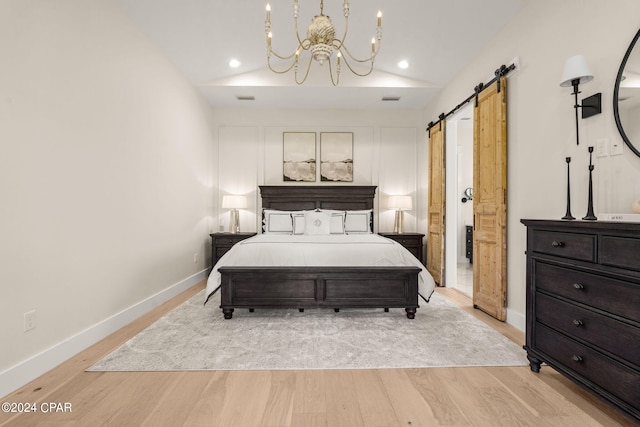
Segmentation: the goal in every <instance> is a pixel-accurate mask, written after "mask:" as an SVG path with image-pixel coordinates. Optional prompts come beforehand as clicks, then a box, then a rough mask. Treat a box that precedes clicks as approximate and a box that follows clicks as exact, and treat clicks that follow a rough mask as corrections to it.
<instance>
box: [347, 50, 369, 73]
mask: <svg viewBox="0 0 640 427" xmlns="http://www.w3.org/2000/svg"><path fill="white" fill-rule="evenodd" d="M349 56H351V55H349ZM342 59H343V61H344V63H345V64H346V65H347V68H348V69H349V70H350V71H351V72H352V73H353V74H355V75H356V76H358V77H366V76H368V75H369V74H371V72H372V71H373V59H372V60H371V61H370V62H371V66H370V67H369V71H367V72H366V73H364V74H361V73H358V72H357V71H356V70H354V69H353V68H352V67H351V64H349V61H347V57H346V56H344V55H342ZM351 59H353V57H351ZM358 62H367V61H358Z"/></svg>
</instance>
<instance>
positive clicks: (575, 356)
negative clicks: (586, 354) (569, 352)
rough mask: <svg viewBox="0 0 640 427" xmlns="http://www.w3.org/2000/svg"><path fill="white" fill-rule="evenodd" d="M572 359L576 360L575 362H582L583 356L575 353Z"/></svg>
mask: <svg viewBox="0 0 640 427" xmlns="http://www.w3.org/2000/svg"><path fill="white" fill-rule="evenodd" d="M571 360H573V361H574V362H576V363H581V362H582V357H581V356H577V355H575V354H574V355H573V356H572V357H571Z"/></svg>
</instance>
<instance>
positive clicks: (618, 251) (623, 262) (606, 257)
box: [599, 236, 640, 271]
mask: <svg viewBox="0 0 640 427" xmlns="http://www.w3.org/2000/svg"><path fill="white" fill-rule="evenodd" d="M599 251H600V256H599V258H600V262H601V263H602V264H605V265H611V266H614V267H620V268H626V269H628V270H635V271H640V239H634V238H630V237H620V236H602V237H601V238H600V250H599Z"/></svg>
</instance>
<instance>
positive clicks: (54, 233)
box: [0, 0, 214, 395]
mask: <svg viewBox="0 0 640 427" xmlns="http://www.w3.org/2000/svg"><path fill="white" fill-rule="evenodd" d="M0 61H1V64H0V145H1V148H2V150H1V153H2V154H0V199H1V200H2V202H1V203H2V205H1V207H0V217H1V220H0V236H2V237H1V239H0V259H1V260H2V261H1V267H0V288H1V292H0V294H1V297H0V324H1V325H2V328H0V342H1V343H2V351H0V374H1V376H0V383H2V387H0V395H3V394H5V393H6V392H8V391H10V389H8V388H7V387H10V386H11V384H13V383H11V384H10V381H9V380H8V378H9V377H11V378H14V376H11V375H10V374H11V373H12V372H17V371H15V370H14V368H15V367H16V366H17V365H18V364H21V363H23V362H27V361H29V360H31V359H30V358H32V357H37V355H41V354H43V353H42V352H45V353H46V351H48V350H50V349H51V348H52V347H54V346H57V345H59V344H60V343H63V342H67V340H69V339H75V338H76V337H78V334H83V333H85V332H86V331H87V330H88V329H90V328H92V327H94V326H95V325H97V324H101V322H108V321H109V320H110V319H112V316H115V315H118V314H119V313H121V312H122V311H123V310H127V309H129V308H130V307H132V306H134V305H136V304H139V303H140V302H141V301H145V300H147V299H148V298H150V297H152V296H154V295H156V294H158V293H160V292H162V291H165V290H166V289H168V288H170V287H171V286H172V285H174V284H177V283H182V282H184V281H185V280H187V279H188V278H190V277H195V276H197V275H198V274H201V273H202V271H206V267H207V257H206V256H205V255H206V252H208V249H207V248H208V244H209V243H208V236H207V232H208V229H209V227H210V225H209V223H210V221H211V219H210V216H211V212H212V210H213V198H212V189H211V186H212V175H213V172H212V158H213V143H214V138H213V137H212V130H213V128H212V124H211V114H212V110H211V109H210V108H209V107H208V106H207V105H206V104H205V103H204V102H203V101H202V100H201V99H200V98H199V97H198V96H197V95H196V94H195V93H194V91H193V89H192V88H191V86H190V85H189V84H188V83H187V82H186V81H185V80H184V79H183V78H182V77H181V76H180V75H179V74H178V73H177V72H176V70H175V69H174V68H173V66H172V65H171V64H169V63H168V62H167V61H166V59H164V57H163V56H162V55H161V54H159V52H158V51H156V49H155V48H154V47H153V46H152V45H151V44H150V43H149V42H147V40H146V39H145V38H144V37H143V36H142V35H141V34H140V33H139V31H138V30H137V29H136V28H135V27H134V26H133V25H132V24H131V23H130V22H129V20H128V19H127V18H125V17H124V15H123V14H121V13H120V11H119V10H118V9H117V8H116V7H115V6H113V5H112V3H111V2H109V1H106V0H104V1H103V0H93V1H91V2H86V1H84V0H64V1H62V0H61V1H55V2H52V1H48V0H39V1H38V0H34V1H29V2H26V1H22V0H3V1H2V2H0ZM194 254H197V255H198V261H197V262H194ZM194 275H195V276H194ZM30 310H36V322H37V327H36V329H34V330H31V331H29V332H26V333H25V332H23V313H25V312H27V311H30ZM102 326H104V324H103V325H102ZM108 330H109V327H107V328H106V329H103V332H105V331H106V332H109V331H108ZM94 338H95V339H99V338H100V337H99V336H98V337H94ZM83 344H84V345H86V344H87V342H84V343H83ZM80 349H81V348H78V350H80ZM62 353H64V352H62ZM60 357H62V360H64V358H66V357H69V354H61V355H60ZM59 362H60V360H58V361H57V362H56V361H55V360H50V363H59ZM46 365H47V363H46V362H45V363H44V365H43V364H41V365H39V366H38V367H37V368H36V369H40V368H47V366H46ZM21 366H22V365H21ZM51 367H52V366H49V367H48V368H51ZM18 370H19V369H18ZM45 370H46V369H45ZM28 375H35V376H37V375H39V372H35V371H33V370H31V371H30V372H28ZM14 379H15V378H14ZM26 379H29V378H27V377H24V376H22V377H20V378H18V380H16V381H20V380H23V381H24V380H26ZM12 381H13V380H12Z"/></svg>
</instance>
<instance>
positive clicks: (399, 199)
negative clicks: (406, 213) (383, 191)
mask: <svg viewBox="0 0 640 427" xmlns="http://www.w3.org/2000/svg"><path fill="white" fill-rule="evenodd" d="M388 202H389V208H391V209H399V210H411V208H413V204H412V202H411V196H389V200H388Z"/></svg>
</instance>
